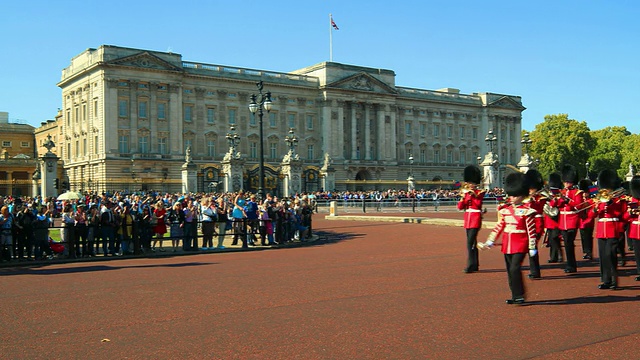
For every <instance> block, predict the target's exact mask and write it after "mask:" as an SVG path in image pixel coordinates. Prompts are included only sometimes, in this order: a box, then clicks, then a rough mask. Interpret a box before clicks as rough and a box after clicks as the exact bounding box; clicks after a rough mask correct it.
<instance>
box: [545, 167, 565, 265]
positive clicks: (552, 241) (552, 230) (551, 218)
mask: <svg viewBox="0 0 640 360" xmlns="http://www.w3.org/2000/svg"><path fill="white" fill-rule="evenodd" d="M548 185H549V189H550V190H551V191H552V193H555V192H556V191H557V194H558V195H559V193H560V189H562V177H561V176H560V174H558V173H552V174H550V175H549V183H548ZM549 195H552V196H550V197H548V199H547V203H546V204H545V205H544V207H543V212H544V228H545V229H546V231H547V234H546V236H547V243H548V244H549V261H548V262H549V263H557V262H562V261H563V260H562V248H561V247H560V229H559V228H558V215H559V214H560V211H559V210H558V208H557V207H556V202H557V199H558V198H557V196H556V195H555V194H549Z"/></svg>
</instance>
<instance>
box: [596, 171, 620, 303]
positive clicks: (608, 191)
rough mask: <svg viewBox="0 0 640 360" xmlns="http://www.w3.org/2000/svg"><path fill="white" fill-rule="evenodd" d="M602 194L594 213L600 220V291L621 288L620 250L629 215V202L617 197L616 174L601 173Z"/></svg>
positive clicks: (618, 181) (598, 232) (599, 177)
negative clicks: (620, 242) (619, 280)
mask: <svg viewBox="0 0 640 360" xmlns="http://www.w3.org/2000/svg"><path fill="white" fill-rule="evenodd" d="M598 186H599V187H600V192H599V193H598V196H597V197H596V201H597V205H596V206H595V209H594V211H595V213H596V215H597V216H598V223H597V225H596V237H597V238H598V255H599V257H600V279H601V280H602V283H601V284H600V285H598V289H613V290H617V289H619V287H618V259H617V251H616V249H617V246H618V241H619V240H620V234H621V232H622V230H623V226H622V225H623V220H624V217H625V216H626V214H627V202H626V201H625V200H624V199H623V198H622V197H621V196H615V194H614V193H613V192H614V190H615V189H617V188H619V187H620V179H619V178H618V174H616V172H615V171H613V170H602V171H601V172H600V174H598Z"/></svg>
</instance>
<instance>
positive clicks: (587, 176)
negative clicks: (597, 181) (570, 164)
mask: <svg viewBox="0 0 640 360" xmlns="http://www.w3.org/2000/svg"><path fill="white" fill-rule="evenodd" d="M589 165H591V164H589V162H588V161H587V162H586V163H584V169H585V175H584V178H585V179H587V180H588V179H589Z"/></svg>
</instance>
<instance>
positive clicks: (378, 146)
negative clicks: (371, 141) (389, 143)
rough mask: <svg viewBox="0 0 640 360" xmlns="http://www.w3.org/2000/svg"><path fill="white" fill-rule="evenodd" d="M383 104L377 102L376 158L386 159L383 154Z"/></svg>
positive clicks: (384, 147)
mask: <svg viewBox="0 0 640 360" xmlns="http://www.w3.org/2000/svg"><path fill="white" fill-rule="evenodd" d="M384 114H385V112H384V105H382V104H378V128H377V129H376V134H377V135H378V139H377V140H378V141H377V142H376V154H377V159H376V160H386V155H385V149H386V146H385V143H384V140H385V132H384V116H385V115H384Z"/></svg>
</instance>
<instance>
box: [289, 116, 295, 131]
mask: <svg viewBox="0 0 640 360" xmlns="http://www.w3.org/2000/svg"><path fill="white" fill-rule="evenodd" d="M289 127H290V128H294V129H295V127H296V114H289Z"/></svg>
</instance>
